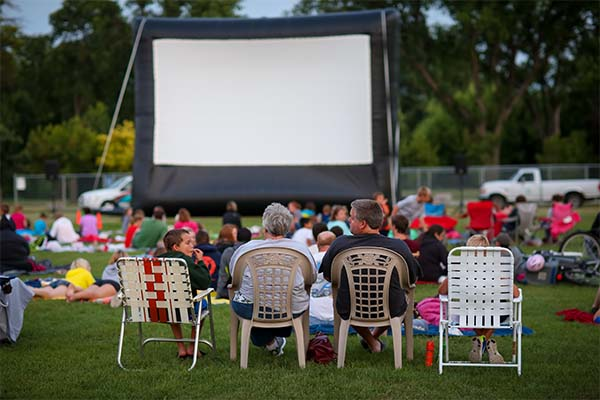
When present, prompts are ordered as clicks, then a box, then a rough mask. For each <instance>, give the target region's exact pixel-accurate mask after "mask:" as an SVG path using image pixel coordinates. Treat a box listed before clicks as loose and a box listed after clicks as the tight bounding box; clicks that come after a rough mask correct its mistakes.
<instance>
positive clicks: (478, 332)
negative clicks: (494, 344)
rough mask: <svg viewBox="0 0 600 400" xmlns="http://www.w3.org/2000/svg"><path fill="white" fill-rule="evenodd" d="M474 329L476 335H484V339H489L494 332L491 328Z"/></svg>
mask: <svg viewBox="0 0 600 400" xmlns="http://www.w3.org/2000/svg"><path fill="white" fill-rule="evenodd" d="M473 330H474V331H475V335H476V336H485V340H486V341H487V340H490V338H491V337H492V335H493V334H494V330H493V329H473Z"/></svg>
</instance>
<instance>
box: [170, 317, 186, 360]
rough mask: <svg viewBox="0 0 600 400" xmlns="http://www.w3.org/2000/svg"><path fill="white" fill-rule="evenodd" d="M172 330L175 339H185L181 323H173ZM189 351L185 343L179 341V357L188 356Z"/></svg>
mask: <svg viewBox="0 0 600 400" xmlns="http://www.w3.org/2000/svg"><path fill="white" fill-rule="evenodd" d="M171 330H172V331H173V336H174V337H175V339H183V333H182V332H181V324H171ZM187 355H188V353H187V350H186V349H185V343H183V342H177V356H178V357H179V358H183V357H187Z"/></svg>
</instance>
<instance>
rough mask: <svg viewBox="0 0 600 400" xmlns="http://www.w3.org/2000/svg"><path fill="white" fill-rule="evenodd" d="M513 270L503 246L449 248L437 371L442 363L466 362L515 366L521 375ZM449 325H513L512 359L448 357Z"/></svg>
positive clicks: (518, 306)
mask: <svg viewBox="0 0 600 400" xmlns="http://www.w3.org/2000/svg"><path fill="white" fill-rule="evenodd" d="M513 270H514V262H513V255H512V253H511V252H510V250H508V249H505V248H502V247H456V248H454V249H452V250H451V251H450V254H449V255H448V295H447V296H442V295H441V296H440V347H439V349H440V352H439V372H440V374H441V373H442V371H443V368H444V367H445V366H446V367H449V366H469V367H514V368H517V373H518V374H519V375H521V333H522V322H521V302H522V294H521V289H519V297H517V298H515V297H513ZM501 319H505V321H504V322H501ZM452 328H459V329H460V328H469V329H506V328H510V329H512V331H513V346H512V361H511V362H510V363H508V362H507V363H504V364H491V363H471V362H467V361H450V359H449V350H448V330H449V329H452Z"/></svg>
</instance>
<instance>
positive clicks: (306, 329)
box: [302, 310, 310, 359]
mask: <svg viewBox="0 0 600 400" xmlns="http://www.w3.org/2000/svg"><path fill="white" fill-rule="evenodd" d="M309 314H310V313H309V312H308V310H306V311H305V312H304V314H302V332H303V334H304V335H303V336H304V359H306V352H307V351H308V342H309V341H310V315H309Z"/></svg>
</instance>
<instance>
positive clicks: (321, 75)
mask: <svg viewBox="0 0 600 400" xmlns="http://www.w3.org/2000/svg"><path fill="white" fill-rule="evenodd" d="M153 52H154V104H155V105H154V110H155V111H154V115H155V121H154V143H155V146H154V159H153V161H154V164H155V165H182V166H183V165H186V166H243V165H248V166H250V165H278V166H285V165H355V164H372V162H373V151H372V143H371V137H372V131H371V70H370V67H371V56H370V43H369V36H368V35H346V36H330V37H316V38H315V37H311V38H286V39H254V40H250V39H245V40H239V39H238V40H189V39H160V40H154V42H153ZM231 143H235V144H236V145H235V146H231V145H230V144H231ZM294 143H299V144H307V143H308V144H310V143H314V144H316V145H315V146H310V151H285V149H290V150H293V147H294ZM182 144H185V145H183V146H182ZM203 148H210V149H219V148H223V149H224V148H227V149H228V151H226V152H203V153H202V157H198V150H199V149H203ZM333 149H335V151H332V150H333Z"/></svg>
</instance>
